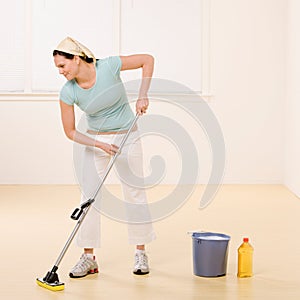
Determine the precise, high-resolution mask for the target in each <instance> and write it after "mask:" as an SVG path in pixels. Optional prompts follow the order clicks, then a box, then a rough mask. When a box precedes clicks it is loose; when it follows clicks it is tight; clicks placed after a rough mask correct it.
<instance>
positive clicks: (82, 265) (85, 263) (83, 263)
mask: <svg viewBox="0 0 300 300" xmlns="http://www.w3.org/2000/svg"><path fill="white" fill-rule="evenodd" d="M90 265H91V263H90V262H89V259H88V257H87V256H86V255H82V256H81V257H80V259H79V261H78V263H77V264H76V265H75V266H74V269H79V270H85V269H86V268H89V267H90Z"/></svg>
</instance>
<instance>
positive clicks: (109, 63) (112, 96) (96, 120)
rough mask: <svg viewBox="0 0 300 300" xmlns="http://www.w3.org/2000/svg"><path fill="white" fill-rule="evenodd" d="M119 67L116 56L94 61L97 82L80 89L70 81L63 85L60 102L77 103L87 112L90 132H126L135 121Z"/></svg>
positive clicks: (74, 82) (118, 58)
mask: <svg viewBox="0 0 300 300" xmlns="http://www.w3.org/2000/svg"><path fill="white" fill-rule="evenodd" d="M121 64H122V62H121V58H120V57H119V56H110V57H107V58H104V59H99V60H97V62H96V82H95V84H94V85H93V86H92V87H91V88H89V89H83V88H81V87H80V86H79V85H78V84H77V82H76V80H75V79H73V80H69V81H68V82H66V83H65V85H64V86H63V87H62V89H61V91H60V99H61V100H62V101H63V102H65V103H66V104H69V105H74V104H76V105H77V106H78V107H79V108H80V109H82V110H83V111H84V112H85V113H86V119H87V123H88V127H89V129H91V130H95V131H98V130H99V131H103V132H107V131H119V130H124V129H129V127H130V124H131V123H132V121H133V119H134V114H133V111H132V109H131V108H130V106H129V102H128V98H127V95H126V91H125V88H124V86H123V83H122V80H121V78H120V69H121Z"/></svg>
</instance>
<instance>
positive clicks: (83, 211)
mask: <svg viewBox="0 0 300 300" xmlns="http://www.w3.org/2000/svg"><path fill="white" fill-rule="evenodd" d="M138 118H139V114H136V116H135V119H134V120H133V122H132V124H131V126H130V128H129V130H128V131H127V133H126V135H125V136H124V138H123V139H122V141H121V143H120V145H119V151H118V152H117V153H115V154H114V155H113V156H112V158H111V160H110V162H109V164H108V166H107V168H106V171H105V173H104V175H103V178H102V180H101V182H100V184H99V186H98V187H97V189H96V191H95V193H94V196H93V197H92V198H90V199H89V200H87V201H85V202H84V203H82V204H81V205H80V208H76V209H75V210H74V212H73V213H72V215H71V219H73V220H76V221H77V223H76V225H75V227H74V229H73V231H72V233H71V234H70V236H69V238H68V240H67V242H66V244H65V246H64V247H63V249H62V251H61V253H60V254H59V257H58V258H57V260H56V262H55V264H54V266H53V268H52V269H51V271H49V272H47V274H46V276H45V277H43V278H37V279H36V283H37V284H38V285H39V286H41V287H43V288H46V289H48V290H51V291H61V290H63V289H64V288H65V284H64V283H63V282H60V281H59V278H58V274H57V270H58V266H59V264H60V263H61V261H62V259H63V257H64V255H65V254H66V252H67V250H68V248H69V246H70V245H71V243H72V241H73V239H74V237H75V235H76V233H77V231H78V229H79V227H80V225H81V224H82V222H83V220H84V218H85V216H86V215H87V213H88V211H89V209H90V207H91V205H92V204H93V203H94V202H95V198H96V196H97V194H98V192H99V191H100V189H101V187H102V185H103V183H104V181H105V179H106V178H107V176H108V174H109V172H110V170H111V168H112V166H113V164H114V162H115V160H116V158H117V157H118V155H119V154H120V152H121V150H122V148H123V146H124V144H125V142H126V141H127V138H128V136H129V135H130V133H131V131H132V129H133V128H134V126H135V124H136V122H137V120H138Z"/></svg>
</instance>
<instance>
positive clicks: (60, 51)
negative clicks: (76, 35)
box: [53, 37, 96, 80]
mask: <svg viewBox="0 0 300 300" xmlns="http://www.w3.org/2000/svg"><path fill="white" fill-rule="evenodd" d="M53 57H54V63H55V65H56V67H57V68H58V69H59V73H60V74H62V75H64V76H65V77H66V79H67V80H71V79H74V78H75V77H76V75H77V73H78V71H79V64H80V62H81V61H84V62H85V63H88V64H91V63H95V62H96V58H95V56H94V55H93V53H92V52H91V51H90V50H89V49H88V48H86V47H85V46H83V45H82V44H80V43H79V42H78V41H76V40H74V39H72V38H70V37H67V38H65V39H64V40H62V41H61V42H60V43H59V45H58V46H57V48H56V49H55V50H54V51H53Z"/></svg>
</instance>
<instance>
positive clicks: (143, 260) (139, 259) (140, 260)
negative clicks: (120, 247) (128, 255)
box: [135, 253, 148, 266]
mask: <svg viewBox="0 0 300 300" xmlns="http://www.w3.org/2000/svg"><path fill="white" fill-rule="evenodd" d="M135 263H136V265H139V266H144V265H147V264H148V258H147V255H146V254H144V253H141V254H140V255H138V254H136V255H135Z"/></svg>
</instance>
